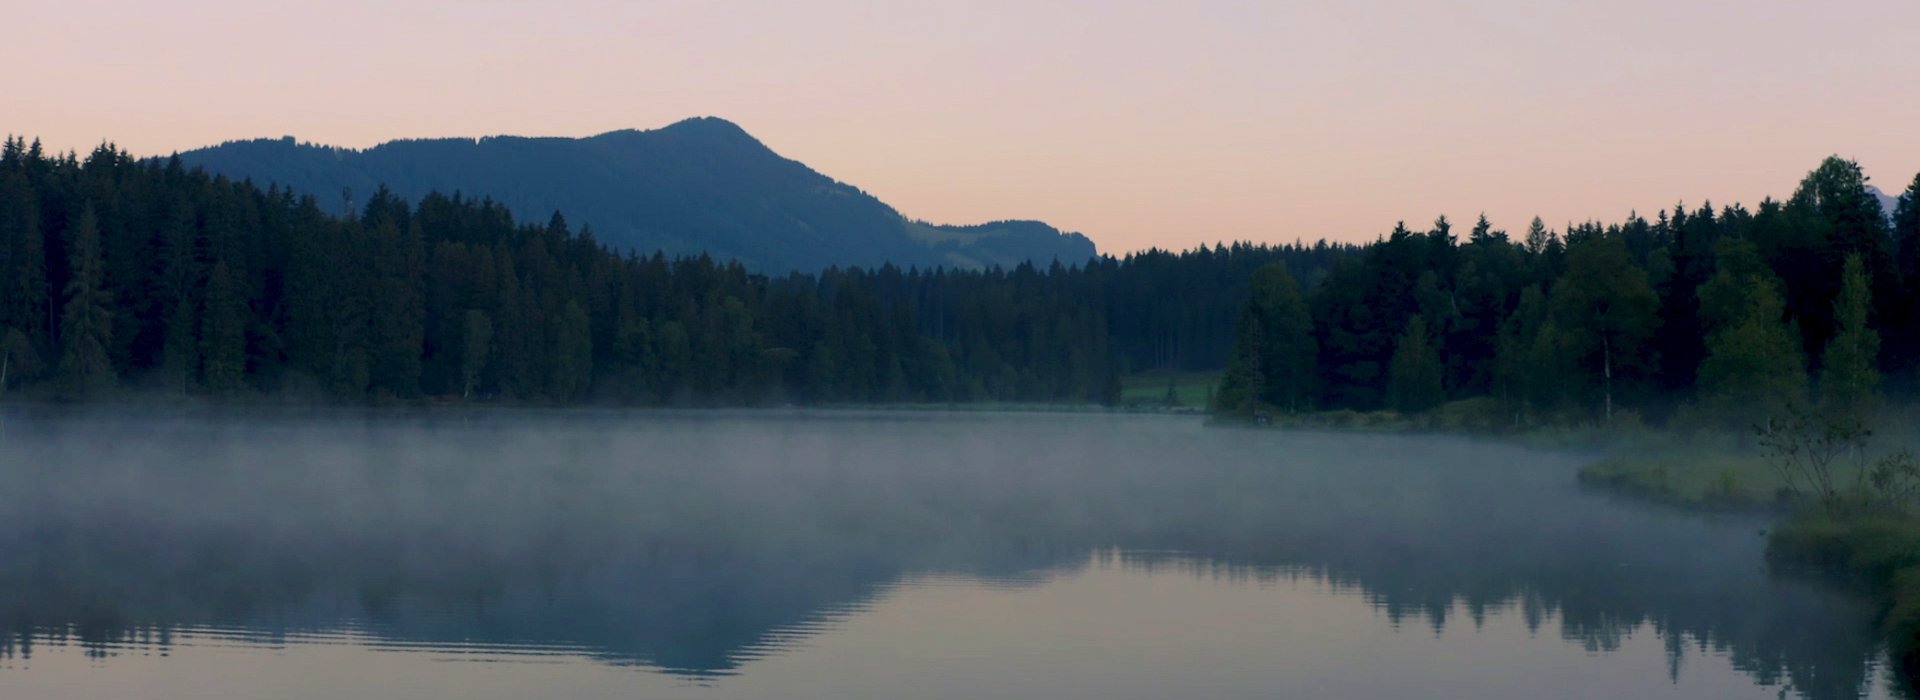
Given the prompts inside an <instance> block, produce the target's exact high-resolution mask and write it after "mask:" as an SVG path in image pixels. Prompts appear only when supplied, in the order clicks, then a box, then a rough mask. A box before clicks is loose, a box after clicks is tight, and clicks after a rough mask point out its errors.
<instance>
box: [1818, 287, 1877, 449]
mask: <svg viewBox="0 0 1920 700" xmlns="http://www.w3.org/2000/svg"><path fill="white" fill-rule="evenodd" d="M1872 304H1873V297H1872V291H1871V289H1870V288H1869V287H1868V280H1867V272H1866V267H1865V265H1864V263H1862V262H1861V258H1860V255H1859V254H1858V253H1856V254H1853V255H1849V256H1847V262H1846V267H1845V272H1844V273H1843V280H1842V283H1841V291H1840V299H1839V300H1838V301H1836V302H1834V311H1833V315H1834V318H1835V319H1836V320H1837V321H1838V322H1839V324H1840V329H1839V334H1838V335H1836V336H1834V338H1833V340H1832V341H1831V342H1829V343H1827V352H1826V355H1825V356H1824V357H1823V358H1822V361H1821V367H1820V397H1821V401H1822V403H1823V404H1824V406H1825V408H1826V410H1827V411H1829V412H1836V413H1841V414H1845V415H1849V416H1853V417H1855V418H1856V419H1858V420H1864V419H1866V418H1868V417H1870V416H1872V414H1873V411H1874V404H1875V399H1876V391H1877V390H1878V387H1879V385H1880V372H1879V370H1878V369H1877V366H1878V362H1879V358H1880V334H1879V332H1877V331H1875V330H1874V329H1873V328H1871V327H1869V326H1868V325H1867V315H1868V314H1869V313H1871V311H1872Z"/></svg>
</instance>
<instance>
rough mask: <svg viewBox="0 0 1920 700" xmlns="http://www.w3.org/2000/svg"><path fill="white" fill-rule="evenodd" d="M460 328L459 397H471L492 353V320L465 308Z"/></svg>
mask: <svg viewBox="0 0 1920 700" xmlns="http://www.w3.org/2000/svg"><path fill="white" fill-rule="evenodd" d="M460 329H461V330H460V340H461V343H460V398H463V399H471V398H473V390H474V387H476V386H479V385H480V378H481V376H482V373H483V372H485V371H486V369H487V361H488V359H489V358H490V357H491V356H492V355H493V320H492V319H490V318H487V312H485V311H481V310H479V309H467V314H466V318H465V319H464V322H463V323H461V325H460ZM639 342H642V341H637V340H633V339H629V340H627V343H626V344H627V346H628V347H629V348H631V347H632V346H634V345H636V344H638V343H639ZM629 352H631V350H629ZM622 359H629V358H622Z"/></svg>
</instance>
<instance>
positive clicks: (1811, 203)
mask: <svg viewBox="0 0 1920 700" xmlns="http://www.w3.org/2000/svg"><path fill="white" fill-rule="evenodd" d="M1917 300H1920V178H1916V179H1915V180H1914V183H1913V185H1911V186H1910V187H1908V188H1907V190H1906V192H1905V194H1903V195H1902V196H1901V197H1900V198H1899V199H1898V200H1897V204H1896V205H1895V207H1894V210H1893V211H1892V212H1891V213H1890V214H1889V213H1888V212H1886V211H1885V209H1884V208H1883V206H1882V204H1881V202H1880V200H1879V197H1878V195H1877V191H1876V190H1874V189H1872V188H1871V187H1869V186H1868V185H1867V178H1866V177H1865V176H1864V175H1863V174H1862V173H1861V172H1860V168H1859V166H1858V165H1856V164H1854V163H1852V162H1851V161H1847V160H1843V159H1840V158H1829V159H1827V160H1826V161H1825V162H1823V163H1821V164H1820V165H1819V167H1818V168H1816V169H1815V170H1813V171H1812V172H1810V173H1809V174H1808V175H1807V176H1806V178H1805V179H1804V180H1803V181H1802V182H1801V184H1800V186H1799V188H1798V189H1797V190H1796V191H1795V192H1794V194H1793V196H1792V197H1791V198H1790V199H1788V200H1787V201H1785V202H1779V201H1774V200H1771V199H1769V200H1767V201H1763V202H1761V203H1760V205H1759V206H1758V208H1756V209H1748V208H1746V207H1743V206H1739V205H1734V206H1727V207H1722V208H1718V209H1716V208H1715V207H1714V206H1712V205H1711V204H1703V205H1701V206H1699V207H1697V208H1689V207H1686V206H1682V205H1675V207H1674V208H1673V209H1672V210H1671V211H1670V212H1669V211H1663V212H1661V213H1660V214H1659V215H1658V216H1657V218H1655V219H1652V220H1649V219H1647V218H1644V217H1641V216H1638V215H1632V216H1629V217H1628V218H1627V219H1626V220H1625V221H1623V222H1620V223H1615V224H1601V223H1595V222H1589V223H1584V224H1578V225H1571V226H1568V227H1566V229H1565V231H1564V232H1556V231H1553V230H1551V229H1549V228H1547V227H1546V225H1545V224H1544V223H1543V222H1541V221H1540V220H1538V219H1535V220H1534V221H1533V223H1532V225H1531V226H1529V227H1528V230H1527V232H1526V233H1525V234H1524V235H1522V236H1520V237H1519V239H1518V240H1514V239H1513V238H1512V237H1510V236H1508V235H1507V234H1506V233H1504V232H1501V231H1497V230H1494V229H1493V228H1492V227H1491V225H1490V224H1489V223H1488V222H1486V220H1485V219H1484V218H1482V219H1481V221H1480V222H1479V223H1477V224H1476V225H1475V226H1474V227H1473V229H1472V230H1471V232H1470V233H1469V234H1468V235H1467V237H1466V240H1464V241H1462V240H1460V239H1459V236H1458V235H1457V234H1456V233H1455V231H1454V228H1453V226H1452V223H1451V222H1449V221H1447V220H1446V219H1445V218H1444V217H1443V218H1441V219H1439V220H1438V221H1435V222H1434V224H1433V226H1432V227H1431V228H1429V229H1428V230H1426V231H1413V230H1409V229H1407V228H1406V227H1405V226H1400V227H1396V228H1395V229H1394V231H1393V232H1392V233H1391V234H1389V235H1388V236H1386V237H1385V238H1384V239H1382V240H1380V241H1379V242H1377V243H1375V244H1374V245H1372V246H1369V247H1368V248H1367V249H1366V250H1365V251H1364V252H1363V253H1362V254H1360V255H1357V256H1353V257H1352V258H1351V259H1349V260H1347V261H1346V262H1345V263H1343V264H1341V265H1339V266H1338V267H1336V268H1335V269H1334V271H1333V273H1332V274H1331V276H1330V277H1329V278H1328V279H1327V280H1326V281H1325V282H1324V283H1322V284H1320V285H1319V286H1318V287H1317V288H1316V289H1315V290H1314V293H1313V294H1312V296H1311V298H1310V299H1309V300H1308V305H1309V306H1310V307H1311V309H1312V314H1313V330H1312V333H1311V334H1306V335H1302V334H1299V333H1297V332H1296V333H1292V334H1288V335H1283V336H1278V337H1276V336H1275V335H1274V331H1273V329H1272V328H1271V323H1269V322H1267V321H1266V318H1267V317H1269V316H1270V315H1271V313H1272V312H1271V311H1269V310H1268V309H1269V307H1271V306H1272V302H1270V301H1267V300H1266V299H1265V298H1263V297H1262V296H1261V295H1259V294H1256V295H1255V296H1254V297H1253V298H1252V299H1251V300H1249V301H1247V302H1245V308H1244V310H1243V312H1242V317H1243V318H1244V319H1246V320H1245V321H1244V322H1243V323H1241V324H1240V329H1239V331H1238V336H1237V337H1238V341H1237V343H1236V344H1235V346H1234V348H1235V351H1234V353H1233V356H1232V359H1231V361H1230V362H1229V364H1228V365H1227V366H1228V368H1229V370H1228V372H1227V375H1226V378H1225V381H1224V384H1223V386H1222V387H1221V389H1220V393H1219V396H1220V397H1221V402H1220V406H1219V408H1220V409H1222V410H1225V411H1228V412H1230V413H1241V414H1252V413H1255V412H1260V411H1275V410H1279V411H1285V410H1300V406H1301V403H1302V402H1300V401H1299V400H1298V399H1296V398H1293V397H1292V396H1290V395H1289V394H1286V393H1282V392H1278V391H1276V389H1275V388H1274V382H1273V378H1274V377H1275V376H1291V375H1292V374H1295V373H1298V372H1299V371H1300V369H1301V368H1303V367H1310V368H1312V374H1313V377H1314V380H1315V383H1314V387H1313V390H1312V391H1311V392H1308V393H1309V394H1310V395H1311V396H1313V397H1314V398H1315V400H1314V401H1313V402H1310V403H1309V404H1307V405H1308V406H1309V407H1311V408H1320V409H1326V408H1351V409H1375V408H1396V409H1400V410H1402V411H1420V410H1425V409H1427V408H1431V407H1432V406H1434V405H1435V404H1437V403H1438V402H1440V401H1442V400H1461V399H1473V398H1485V399H1490V400H1491V403H1482V404H1481V407H1483V408H1486V409H1487V410H1488V411H1490V412H1496V413H1498V414H1501V415H1504V416H1505V417H1506V418H1505V420H1508V421H1511V422H1514V423H1527V422H1532V421H1542V420H1562V419H1572V420H1595V419H1598V420H1606V419H1609V418H1611V417H1613V415H1614V412H1615V410H1616V409H1617V408H1620V407H1631V408H1633V409H1635V411H1636V413H1635V415H1636V416H1640V417H1642V418H1653V417H1662V416H1668V415H1677V416H1680V417H1683V418H1686V419H1688V420H1689V421H1694V422H1702V423H1713V422H1719V423H1725V424H1728V425H1731V426H1744V425H1747V424H1750V423H1749V421H1751V420H1752V419H1753V418H1755V417H1756V416H1758V415H1760V414H1764V413H1766V412H1768V411H1771V410H1775V409H1777V408H1779V407H1781V406H1783V405H1785V404H1788V403H1803V402H1811V401H1814V400H1815V399H1816V396H1815V395H1813V394H1812V393H1810V392H1812V391H1813V388H1814V385H1815V384H1816V383H1817V385H1818V387H1817V388H1818V390H1819V393H1818V397H1817V398H1818V400H1820V401H1823V402H1827V403H1831V404H1835V405H1836V406H1838V407H1842V408H1853V409H1858V408H1859V407H1861V406H1865V405H1869V404H1870V403H1871V401H1872V397H1873V396H1874V395H1876V394H1877V393H1878V392H1879V391H1880V390H1881V389H1882V388H1888V389H1894V390H1897V391H1902V392H1910V391H1912V389H1913V388H1914V386H1913V385H1914V379H1915V370H1916V366H1917V365H1920V303H1917ZM1276 348H1281V349H1284V350H1285V351H1286V352H1292V353H1295V354H1296V355H1297V356H1298V358H1299V359H1296V360H1293V361H1290V362H1286V363H1281V364H1277V365H1276V364H1275V363H1276V360H1274V359H1273V358H1274V356H1275V353H1276ZM1429 355H1431V356H1432V357H1431V359H1429ZM1430 361H1437V362H1438V363H1439V365H1440V368H1439V370H1440V371H1439V374H1440V376H1439V380H1440V381H1439V382H1438V383H1437V386H1436V384H1435V382H1434V381H1433V378H1432V377H1431V376H1430V375H1431V372H1430V370H1428V369H1427V363H1428V362H1430ZM1816 378H1817V380H1818V381H1817V382H1814V381H1813V380H1814V379H1816ZM1883 378H1886V379H1885V380H1884V381H1883ZM1248 386H1252V387H1256V388H1257V389H1258V391H1248V390H1247V389H1246V388H1245V387H1248ZM1436 392H1437V395H1436ZM1676 412H1677V413H1676Z"/></svg>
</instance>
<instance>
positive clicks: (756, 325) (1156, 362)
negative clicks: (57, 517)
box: [0, 139, 1920, 424]
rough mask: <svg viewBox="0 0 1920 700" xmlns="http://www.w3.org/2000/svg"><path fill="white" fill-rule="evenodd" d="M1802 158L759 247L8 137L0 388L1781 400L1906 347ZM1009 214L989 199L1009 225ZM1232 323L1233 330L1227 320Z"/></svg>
mask: <svg viewBox="0 0 1920 700" xmlns="http://www.w3.org/2000/svg"><path fill="white" fill-rule="evenodd" d="M1865 183H1866V180H1865V178H1864V176H1862V175H1861V173H1860V171H1859V168H1858V167H1857V166H1855V165H1854V164H1852V163H1850V162H1847V161H1844V160H1840V159H1837V158H1836V159H1829V160H1828V161H1826V162H1825V163H1822V164H1821V165H1820V166H1819V167H1818V168H1817V169H1815V170H1814V171H1813V172H1811V173H1810V174H1809V175H1808V176H1807V178H1806V179H1805V181H1804V182H1803V183H1802V184H1801V186H1800V187H1799V189H1798V190H1797V191H1796V192H1795V193H1794V195H1793V196H1792V197H1791V198H1789V199H1788V200H1786V201H1773V200H1767V201H1763V202H1761V203H1760V205H1759V206H1758V207H1757V208H1754V209H1748V208H1746V207H1742V206H1738V205H1734V206H1726V207H1720V208H1716V207H1714V206H1712V205H1707V204H1703V205H1701V206H1699V207H1691V208H1690V207H1686V206H1678V205H1676V206H1675V207H1674V208H1673V209H1672V210H1670V211H1665V212H1661V213H1659V214H1658V215H1657V216H1656V217H1655V218H1653V219H1648V218H1645V217H1641V216H1637V215H1634V216H1629V217H1628V218H1627V219H1626V220H1625V221H1622V222H1619V223H1613V224H1601V223H1596V222H1589V223H1583V224H1577V225H1570V226H1567V227H1565V229H1564V230H1561V231H1556V230H1553V229H1551V228H1549V227H1548V226H1546V225H1545V223H1544V222H1541V221H1539V220H1537V219H1536V220H1535V221H1533V222H1532V223H1531V224H1530V225H1529V226H1528V227H1527V229H1526V231H1525V232H1524V233H1522V234H1519V235H1517V236H1515V235H1509V234H1508V233H1506V232H1505V231H1501V230H1499V229H1496V228H1494V226H1493V225H1492V224H1491V223H1490V222H1488V221H1486V220H1485V218H1484V217H1482V219H1481V220H1480V221H1478V222H1476V223H1475V224H1474V225H1473V226H1471V227H1470V228H1468V230H1467V231H1465V232H1464V235H1463V234H1462V233H1461V232H1458V231H1457V230H1456V228H1455V227H1454V225H1453V223H1452V222H1450V221H1448V220H1446V219H1445V218H1444V217H1443V218H1441V219H1439V220H1437V221H1435V222H1434V224H1433V225H1432V226H1431V227H1429V228H1427V229H1426V230H1422V231H1416V230H1413V229H1410V228H1408V227H1406V226H1404V225H1402V226H1396V227H1395V228H1394V229H1393V230H1392V231H1391V232H1389V233H1388V234H1386V235H1383V236H1382V237H1380V238H1379V239H1378V240H1377V241H1375V242H1374V243H1372V244H1369V245H1365V246H1348V245H1333V244H1328V243H1325V242H1321V243H1318V244H1314V245H1303V244H1293V245H1285V246H1256V245H1248V244H1237V245H1233V246H1214V247H1203V248H1198V249H1195V250H1191V251H1185V252H1168V251H1159V250H1150V251H1146V252H1142V253H1137V254H1132V255H1128V256H1126V257H1124V258H1113V257H1097V258H1091V259H1089V260H1087V261H1086V262H1085V263H1084V264H1079V265H1068V264H1062V263H1059V262H1055V263H1053V264H1050V265H1045V266H1041V265H1034V264H1030V263H1023V264H1020V265H1016V266H1012V267H1001V266H989V267H986V268H984V269H965V270H954V269H951V268H946V267H931V268H922V267H907V268H901V267H896V266H891V265H883V266H880V267H878V268H871V269H869V268H860V267H830V268H827V269H825V270H823V271H820V272H814V273H800V272H795V273H788V274H782V275H766V274H760V273H756V272H753V271H751V270H749V269H748V268H747V267H745V266H743V265H742V264H740V263H738V262H733V261H729V262H725V263H722V262H717V261H716V260H715V259H714V258H712V257H709V256H704V255H703V256H695V257H686V256H681V257H673V256H670V255H668V254H665V253H662V252H653V253H649V254H639V253H632V252H622V251H617V250H615V249H613V248H612V247H610V246H608V245H606V244H604V243H602V242H601V241H600V240H598V239H597V237H596V233H595V232H594V231H592V230H591V229H589V228H588V227H579V228H575V227H574V226H572V225H570V224H569V222H568V221H567V219H566V218H564V217H563V216H562V215H559V214H556V215H554V216H553V217H552V218H551V219H550V220H549V221H548V222H547V223H546V224H545V225H539V226H534V225H526V224H522V223H518V222H517V220H516V219H515V217H514V216H513V215H512V213H511V212H510V210H509V209H508V208H507V207H505V206H503V205H501V204H500V203H498V202H495V201H492V200H487V199H481V200H473V199H468V198H464V197H461V196H459V195H443V194H438V193H429V194H426V195H424V196H422V197H421V199H420V201H419V202H418V204H410V203H409V202H408V200H406V199H404V198H402V197H400V196H398V195H396V194H394V193H392V192H390V191H387V190H385V189H382V188H377V187H376V188H374V190H373V191H372V192H371V194H369V195H368V197H367V201H366V202H365V204H364V206H361V207H359V208H358V209H357V210H356V211H355V212H354V213H353V215H351V216H335V215H331V214H328V213H327V212H326V210H325V207H323V206H322V205H321V204H320V201H319V199H317V198H315V197H310V196H298V195H296V194H295V193H293V192H292V191H290V190H286V189H281V188H279V187H272V188H268V189H265V190H262V189H260V188H259V187H257V186H255V185H252V184H250V183H247V182H235V181H233V180H229V179H226V178H224V177H220V176H215V175H209V174H206V173H204V172H202V171H199V170H194V169H189V168H187V167H185V166H184V165H183V164H182V163H181V162H180V161H179V160H178V159H174V160H169V161H165V162H160V161H141V160H137V159H134V158H132V157H130V156H128V155H127V154H125V153H122V152H120V151H118V150H116V149H114V148H112V147H110V146H103V147H101V148H99V149H96V150H95V151H94V152H93V153H91V154H89V155H88V156H87V157H86V158H85V159H81V158H78V157H76V156H75V155H73V154H66V155H59V156H51V155H48V154H45V153H42V152H40V150H39V148H38V147H37V146H35V145H29V144H28V143H26V142H25V141H22V140H18V139H10V140H9V141H8V142H7V144H6V147H5V151H4V154H0V282H3V284H0V389H5V390H11V391H14V392H17V393H22V394H25V395H30V396H67V397H97V396H105V395H111V394H113V393H114V392H127V391H160V392H168V393H187V394H197V395H231V394H237V393H245V394H261V393H267V394H290V395H295V396H313V397H325V398H330V399H332V400H345V401H363V400H368V399H379V398H382V397H386V398H391V399H399V400H412V399H418V398H425V397H438V398H440V399H443V400H469V401H497V400H514V401H534V402H551V403H573V402H595V403H618V404H671V405H716V404H728V405H739V404H746V405H751V404H764V403H787V402H798V403H880V402H958V401H980V400H996V401H1046V402H1086V403H1111V402H1114V401H1116V400H1118V397H1119V393H1120V392H1119V381H1120V377H1121V376H1122V375H1124V374H1126V373H1130V372H1139V371H1145V370H1160V369H1167V370H1181V371H1207V370H1218V369H1221V368H1225V370H1226V373H1225V377H1226V380H1225V382H1224V383H1223V385H1222V386H1221V387H1220V390H1219V392H1218V399H1219V404H1220V405H1219V408H1220V409H1222V410H1225V411H1228V412H1237V413H1243V414H1244V413H1252V412H1255V411H1260V410H1268V411H1309V410H1329V409H1353V410H1376V409H1396V410H1400V411H1404V412H1419V411H1424V410H1428V409H1431V408H1433V407H1436V406H1438V405H1441V404H1444V403H1449V402H1458V401H1461V400H1465V399H1480V400H1481V401H1479V402H1478V403H1476V404H1475V405H1476V406H1479V407H1481V408H1483V409H1485V412H1486V413H1488V414H1490V415H1495V416H1500V417H1501V418H1500V420H1501V421H1503V422H1511V423H1522V424H1524V423H1528V422H1537V421H1555V420H1607V419H1609V418H1612V417H1615V416H1616V414H1617V413H1619V412H1621V411H1625V412H1627V413H1628V415H1630V416H1634V417H1638V418H1647V419H1660V418H1664V417H1667V416H1674V415H1678V416H1682V417H1689V418H1690V419H1699V420H1709V421H1721V422H1726V423H1729V424H1733V423H1738V422H1740V421H1744V420H1747V419H1749V418H1750V417H1751V416H1749V415H1748V414H1749V413H1754V412H1758V411H1764V410H1768V408H1767V407H1769V406H1777V405H1780V404H1784V403H1788V402H1799V401H1814V400H1818V401H1822V402H1826V403H1829V404H1831V405H1834V406H1836V407H1844V408H1850V409H1859V410H1864V409H1866V408H1869V407H1871V406H1872V405H1873V404H1874V401H1875V400H1876V397H1877V396H1880V395H1883V394H1885V393H1886V392H1888V391H1894V392H1907V391H1911V390H1912V388H1913V385H1914V379H1915V375H1916V369H1917V368H1920V367H1917V366H1920V304H1916V303H1915V300H1916V299H1920V178H1916V180H1915V181H1914V184H1913V185H1912V186H1910V187H1908V188H1907V189H1906V192H1905V193H1904V194H1903V195H1902V196H1901V197H1900V199H1899V200H1898V203H1897V205H1896V207H1895V211H1894V212H1893V213H1892V215H1891V216H1883V215H1882V214H1881V209H1880V207H1879V205H1878V204H1877V202H1876V201H1875V200H1874V195H1873V193H1872V191H1871V190H1870V189H1869V188H1867V187H1866V186H1865ZM1002 226H1004V225H1002ZM1236 328H1237V331H1236Z"/></svg>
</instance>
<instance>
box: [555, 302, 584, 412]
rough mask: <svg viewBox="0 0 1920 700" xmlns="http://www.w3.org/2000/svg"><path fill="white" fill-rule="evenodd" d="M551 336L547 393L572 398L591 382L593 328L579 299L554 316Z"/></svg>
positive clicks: (578, 395)
mask: <svg viewBox="0 0 1920 700" xmlns="http://www.w3.org/2000/svg"><path fill="white" fill-rule="evenodd" d="M551 338H552V347H551V350H550V351H549V355H548V356H549V357H551V358H552V363H551V365H550V366H549V368H550V370H551V375H550V377H549V379H548V382H549V384H548V392H547V393H548V395H549V396H552V397H553V398H554V399H556V400H559V401H572V400H574V399H577V398H579V397H580V396H581V395H582V394H583V393H585V391H586V388H587V386H588V384H590V383H591V382H592V381H593V329H592V326H591V323H590V321H589V319H588V318H587V311H586V309H584V308H581V306H580V304H579V302H575V301H569V302H567V306H566V308H565V309H563V310H561V312H560V315H559V316H557V317H555V318H554V319H553V326H552V335H551Z"/></svg>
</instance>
